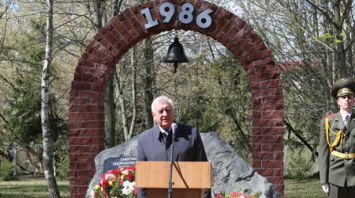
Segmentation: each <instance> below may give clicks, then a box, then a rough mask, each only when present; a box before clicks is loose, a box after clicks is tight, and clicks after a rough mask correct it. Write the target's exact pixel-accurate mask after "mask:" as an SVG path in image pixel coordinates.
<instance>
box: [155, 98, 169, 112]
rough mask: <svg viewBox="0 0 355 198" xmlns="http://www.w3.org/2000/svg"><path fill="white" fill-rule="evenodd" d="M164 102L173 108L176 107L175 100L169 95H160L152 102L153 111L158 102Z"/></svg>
mask: <svg viewBox="0 0 355 198" xmlns="http://www.w3.org/2000/svg"><path fill="white" fill-rule="evenodd" d="M162 103H165V104H169V105H170V107H171V108H172V109H175V106H174V102H173V100H171V99H170V98H168V97H167V96H159V97H157V98H155V99H154V100H153V102H152V106H151V108H152V112H153V111H154V107H155V106H156V105H157V104H162Z"/></svg>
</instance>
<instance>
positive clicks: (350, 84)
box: [332, 78, 355, 98]
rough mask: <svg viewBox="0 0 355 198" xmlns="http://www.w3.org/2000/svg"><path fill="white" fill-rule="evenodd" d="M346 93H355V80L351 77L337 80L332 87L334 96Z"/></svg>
mask: <svg viewBox="0 0 355 198" xmlns="http://www.w3.org/2000/svg"><path fill="white" fill-rule="evenodd" d="M346 95H355V81H354V80H353V79H351V78H341V79H339V80H337V81H336V82H335V83H334V85H333V88H332V96H333V97H334V98H337V97H340V96H346Z"/></svg>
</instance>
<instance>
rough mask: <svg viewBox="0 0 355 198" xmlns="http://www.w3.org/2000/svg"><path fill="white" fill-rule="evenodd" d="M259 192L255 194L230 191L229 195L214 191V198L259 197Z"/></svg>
mask: <svg viewBox="0 0 355 198" xmlns="http://www.w3.org/2000/svg"><path fill="white" fill-rule="evenodd" d="M260 195H261V193H260V192H258V193H256V194H250V193H247V192H245V191H244V192H231V194H230V195H226V194H225V193H224V192H222V193H216V194H215V198H258V197H260Z"/></svg>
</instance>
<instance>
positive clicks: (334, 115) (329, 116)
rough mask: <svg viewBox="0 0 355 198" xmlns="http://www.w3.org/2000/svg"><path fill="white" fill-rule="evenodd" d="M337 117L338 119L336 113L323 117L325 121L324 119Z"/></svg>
mask: <svg viewBox="0 0 355 198" xmlns="http://www.w3.org/2000/svg"><path fill="white" fill-rule="evenodd" d="M335 117H337V114H336V113H327V114H325V115H324V116H323V119H324V118H335Z"/></svg>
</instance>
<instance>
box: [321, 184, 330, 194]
mask: <svg viewBox="0 0 355 198" xmlns="http://www.w3.org/2000/svg"><path fill="white" fill-rule="evenodd" d="M322 190H323V192H325V193H329V184H322Z"/></svg>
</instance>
